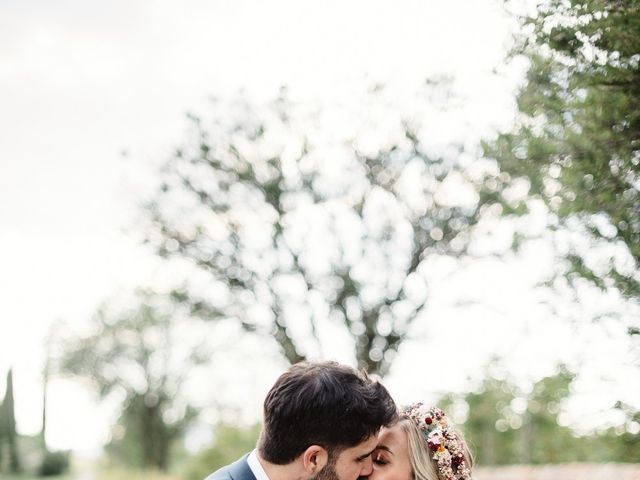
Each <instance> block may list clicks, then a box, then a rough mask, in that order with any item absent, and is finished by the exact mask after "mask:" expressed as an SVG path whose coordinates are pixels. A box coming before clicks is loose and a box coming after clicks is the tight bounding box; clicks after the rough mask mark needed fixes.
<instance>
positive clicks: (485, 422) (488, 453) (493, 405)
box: [438, 365, 519, 465]
mask: <svg viewBox="0 0 640 480" xmlns="http://www.w3.org/2000/svg"><path fill="white" fill-rule="evenodd" d="M492 366H495V365H492ZM492 366H490V367H488V368H487V369H486V371H485V378H484V379H483V381H482V384H481V385H480V387H479V388H478V389H477V390H476V391H475V392H469V393H467V394H464V395H462V396H456V395H449V396H447V397H445V398H443V399H441V400H440V401H439V402H438V403H439V404H440V405H442V406H443V407H442V408H443V409H444V410H445V412H446V411H449V410H452V409H453V406H454V405H455V404H456V403H458V402H461V403H462V404H464V405H465V410H466V411H467V417H466V420H465V422H464V423H463V424H462V425H461V429H462V430H463V432H464V435H465V439H466V440H467V442H468V444H469V446H470V448H471V450H472V452H473V454H474V457H475V459H476V461H477V462H478V463H479V464H480V465H502V464H511V463H518V454H519V452H518V432H517V430H516V428H514V427H517V426H518V425H517V424H516V425H514V418H515V417H516V414H515V413H514V412H513V410H512V409H511V404H512V402H513V400H514V399H515V398H516V396H517V395H518V390H517V388H516V387H515V386H514V385H513V384H512V383H511V382H509V381H508V380H505V379H498V378H495V377H494V376H493V375H492V374H491V373H490V372H491V370H492V368H491V367H492Z"/></svg>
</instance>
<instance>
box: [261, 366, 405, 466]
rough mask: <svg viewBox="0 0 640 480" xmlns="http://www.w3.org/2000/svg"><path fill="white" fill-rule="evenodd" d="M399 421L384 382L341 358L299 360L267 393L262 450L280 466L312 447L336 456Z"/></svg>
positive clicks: (272, 461)
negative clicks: (316, 360)
mask: <svg viewBox="0 0 640 480" xmlns="http://www.w3.org/2000/svg"><path fill="white" fill-rule="evenodd" d="M396 420H397V409H396V405H395V403H394V402H393V399H392V398H391V396H390V395H389V392H388V391H387V389H386V388H384V386H382V385H381V384H380V383H378V382H376V381H373V380H371V379H370V378H368V377H367V376H366V375H364V374H361V373H359V372H358V371H357V370H355V369H353V368H350V367H347V366H344V365H340V364H338V363H336V362H302V363H297V364H295V365H293V366H292V367H291V368H290V369H289V370H288V371H287V372H285V373H283V374H282V375H281V376H280V378H278V380H277V381H276V383H275V384H274V385H273V387H271V390H270V391H269V393H268V394H267V398H266V399H265V401H264V426H263V429H262V434H261V435H260V440H259V442H258V450H259V451H260V455H261V456H262V458H264V459H265V460H266V461H268V462H271V463H275V464H277V465H285V464H287V463H290V462H292V461H293V460H295V459H296V458H297V457H298V456H299V455H300V454H302V453H303V452H304V451H305V450H306V449H307V448H308V447H309V446H311V445H320V446H322V447H324V448H326V449H327V450H328V451H329V453H330V456H333V455H335V454H336V453H338V452H340V451H342V450H343V449H344V448H348V447H353V446H355V445H357V444H359V443H361V442H363V441H364V440H366V439H367V438H369V437H370V436H372V435H376V434H377V433H378V431H379V430H380V428H381V427H383V426H386V425H390V424H392V423H393V422H395V421H396Z"/></svg>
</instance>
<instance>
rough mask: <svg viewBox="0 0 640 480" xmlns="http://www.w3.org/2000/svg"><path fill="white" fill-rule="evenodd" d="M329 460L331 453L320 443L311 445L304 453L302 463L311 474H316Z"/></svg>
mask: <svg viewBox="0 0 640 480" xmlns="http://www.w3.org/2000/svg"><path fill="white" fill-rule="evenodd" d="M328 462H329V453H328V452H327V450H326V449H325V448H324V447H321V446H320V445H311V446H310V447H309V448H307V449H306V450H305V451H304V453H303V454H302V464H303V465H304V469H305V470H306V471H307V473H309V474H310V475H315V474H316V473H318V472H319V471H320V470H322V469H323V468H324V466H325V465H326V464H327V463H328Z"/></svg>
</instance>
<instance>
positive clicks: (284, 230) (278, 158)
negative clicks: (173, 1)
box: [147, 96, 490, 375]
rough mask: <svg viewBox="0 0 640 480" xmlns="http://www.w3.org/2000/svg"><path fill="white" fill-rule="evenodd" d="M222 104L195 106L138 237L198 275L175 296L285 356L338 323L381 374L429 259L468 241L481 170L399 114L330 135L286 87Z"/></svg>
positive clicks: (308, 350) (330, 336) (314, 342)
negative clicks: (211, 113) (254, 101)
mask: <svg viewBox="0 0 640 480" xmlns="http://www.w3.org/2000/svg"><path fill="white" fill-rule="evenodd" d="M373 100H375V99H373ZM217 112H219V114H217V115H216V116H215V118H214V119H213V120H212V121H207V122H205V121H204V120H201V119H200V118H197V117H191V120H192V131H191V134H190V138H188V139H187V140H186V141H185V142H184V146H182V147H181V148H179V149H178V150H177V151H176V152H175V154H174V155H172V156H171V157H170V158H169V159H168V161H167V162H166V164H165V165H164V167H163V169H162V178H163V179H162V183H161V185H160V187H159V189H158V191H157V192H156V194H155V196H154V197H153V200H152V201H151V202H149V204H148V209H147V212H148V218H149V220H150V224H149V226H148V228H147V242H148V243H149V244H151V245H152V246H153V247H154V248H155V250H156V251H157V253H158V254H159V255H161V256H163V257H168V258H172V259H179V260H186V261H187V262H188V263H189V264H191V265H193V266H194V267H195V268H196V269H197V272H198V275H194V276H193V277H194V278H195V277H197V278H198V279H199V281H200V283H199V284H197V285H187V286H185V287H184V288H181V289H178V290H177V291H176V293H175V297H176V298H177V299H178V300H180V301H182V302H184V303H185V304H187V305H189V306H190V308H191V311H192V313H193V314H194V315H197V316H200V317H202V318H208V319H216V320H220V319H232V320H233V321H236V322H237V323H238V324H239V325H241V326H242V327H243V328H244V329H245V330H246V331H250V332H256V333H258V334H262V335H266V336H271V337H272V338H274V339H275V340H276V342H277V344H278V345H279V347H280V349H281V351H282V353H283V355H284V356H285V357H286V359H287V360H288V361H289V362H292V363H293V362H297V361H300V360H302V359H304V358H306V357H307V356H319V355H321V352H322V348H323V345H324V346H326V345H327V344H333V343H334V342H335V339H336V334H335V333H333V332H335V331H336V330H335V329H336V328H338V329H340V331H342V332H344V334H345V337H350V340H351V342H352V345H353V346H354V357H355V359H356V360H357V363H358V366H359V367H360V368H365V369H366V370H368V371H369V372H371V373H377V374H381V375H384V374H385V373H386V372H387V371H388V369H389V366H390V364H391V362H392V360H393V358H394V355H395V353H396V352H397V350H398V348H399V346H400V345H401V343H402V341H403V339H404V338H405V337H406V335H407V332H408V330H409V328H410V327H411V325H412V324H413V323H414V322H415V320H416V319H417V318H418V317H420V315H422V314H423V313H424V309H425V306H426V305H427V301H428V296H429V273H430V267H429V262H430V261H433V260H434V258H438V257H439V256H449V257H460V256H463V255H464V254H465V253H466V252H467V248H468V246H469V243H470V241H471V239H472V238H473V232H474V229H475V228H476V226H477V225H478V222H479V219H480V218H481V214H482V213H483V211H481V209H479V207H478V195H477V193H476V192H477V191H478V190H480V189H481V186H482V185H483V182H484V181H485V180H486V179H487V177H489V176H490V174H489V173H488V172H486V171H484V170H483V168H482V165H483V164H482V162H474V160H473V159H470V155H462V154H461V150H462V149H461V148H456V147H455V146H452V148H450V149H449V151H448V152H445V153H433V152H430V151H429V148H428V147H429V142H432V141H433V139H430V138H429V137H428V132H424V131H421V130H420V128H419V127H417V126H415V125H414V124H411V123H409V122H405V121H403V120H400V119H399V120H398V122H397V124H396V125H394V128H391V129H389V131H388V132H387V133H379V134H377V135H372V134H371V130H372V129H373V127H372V126H371V125H368V126H367V127H366V129H365V130H366V131H365V133H358V132H357V128H355V127H353V126H350V128H349V130H356V131H355V133H353V135H351V134H349V135H350V137H349V138H339V136H336V135H335V134H332V133H330V132H331V128H332V127H333V125H330V124H327V123H328V122H327V123H322V122H320V121H318V122H319V123H317V124H316V123H314V122H316V120H317V119H316V118H315V117H313V116H311V115H307V114H304V113H301V112H300V109H299V108H296V106H295V105H293V104H292V103H291V102H290V101H289V100H288V99H287V98H286V96H282V97H281V98H279V99H278V100H277V101H275V102H274V103H272V104H269V105H268V106H266V107H264V108H263V107H261V106H260V105H248V104H246V103H245V102H242V101H237V102H235V103H233V104H231V105H226V104H225V105H223V106H219V108H218V111H217ZM385 113H388V112H385ZM360 116H361V117H360V118H361V119H362V118H365V117H367V113H366V112H360ZM340 120H341V121H343V122H344V121H345V120H344V119H340ZM368 120H370V121H373V120H371V119H368ZM333 128H335V127H333ZM382 131H383V129H380V132H382ZM327 132H329V133H327ZM332 135H333V136H332ZM470 167H473V168H470ZM192 283H196V282H192ZM331 329H333V330H331ZM327 332H331V333H327ZM309 339H311V342H310V341H309Z"/></svg>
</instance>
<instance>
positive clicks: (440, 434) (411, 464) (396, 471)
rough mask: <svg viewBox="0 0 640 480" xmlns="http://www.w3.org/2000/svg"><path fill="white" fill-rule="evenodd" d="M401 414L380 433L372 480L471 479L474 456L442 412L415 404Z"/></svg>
mask: <svg viewBox="0 0 640 480" xmlns="http://www.w3.org/2000/svg"><path fill="white" fill-rule="evenodd" d="M399 414H400V421H399V422H398V423H396V424H395V425H394V426H393V427H390V428H383V429H382V430H381V431H380V435H379V436H378V446H377V447H376V450H375V451H374V452H373V473H372V474H371V475H370V476H369V480H470V479H471V467H472V465H473V459H472V457H471V453H470V452H469V450H468V448H467V445H466V443H465V441H464V439H463V438H462V436H461V435H460V434H459V433H458V432H457V431H456V430H455V429H454V428H453V427H452V426H451V425H450V424H449V422H448V420H447V418H446V417H445V415H444V412H443V411H442V410H440V409H439V408H437V407H427V406H425V405H423V404H422V403H415V404H413V405H409V406H408V407H404V408H402V409H401V411H400V412H399Z"/></svg>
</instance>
